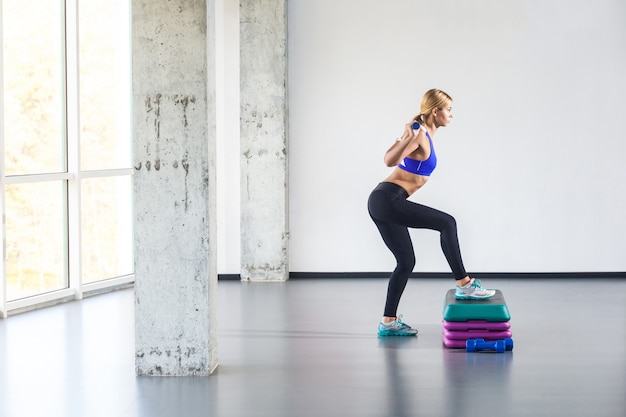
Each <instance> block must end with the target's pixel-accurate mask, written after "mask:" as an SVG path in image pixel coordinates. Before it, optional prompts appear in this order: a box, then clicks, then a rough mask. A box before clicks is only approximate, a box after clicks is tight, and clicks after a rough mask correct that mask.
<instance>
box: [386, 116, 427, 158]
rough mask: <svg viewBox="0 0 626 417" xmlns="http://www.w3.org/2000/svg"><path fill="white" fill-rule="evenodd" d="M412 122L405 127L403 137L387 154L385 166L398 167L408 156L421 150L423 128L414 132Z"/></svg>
mask: <svg viewBox="0 0 626 417" xmlns="http://www.w3.org/2000/svg"><path fill="white" fill-rule="evenodd" d="M411 125H412V122H411V123H408V124H407V125H406V126H405V127H404V133H403V134H402V137H401V138H400V139H398V140H397V141H396V142H395V143H394V144H393V145H391V147H390V148H389V149H387V152H385V159H384V160H385V165H387V166H388V167H393V166H396V165H398V164H399V163H400V161H402V160H403V159H404V158H405V157H406V156H407V155H410V154H412V153H413V152H415V151H416V150H417V149H418V148H419V140H418V137H419V135H420V134H422V135H423V134H424V133H422V131H423V128H422V127H421V126H420V128H419V129H417V130H413V128H412V127H411Z"/></svg>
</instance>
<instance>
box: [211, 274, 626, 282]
mask: <svg viewBox="0 0 626 417" xmlns="http://www.w3.org/2000/svg"><path fill="white" fill-rule="evenodd" d="M389 275H390V272H290V273H289V279H365V278H389ZM470 275H471V276H472V277H474V278H479V279H581V278H584V279H626V272H471V273H470ZM411 278H422V279H424V278H442V279H452V274H451V273H449V272H414V273H412V274H411ZM218 279H219V280H220V281H240V280H241V276H240V275H239V274H219V275H218Z"/></svg>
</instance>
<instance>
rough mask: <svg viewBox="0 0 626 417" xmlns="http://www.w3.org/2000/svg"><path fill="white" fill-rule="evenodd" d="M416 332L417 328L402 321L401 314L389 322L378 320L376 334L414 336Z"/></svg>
mask: <svg viewBox="0 0 626 417" xmlns="http://www.w3.org/2000/svg"><path fill="white" fill-rule="evenodd" d="M416 334H417V330H415V329H412V328H411V326H409V325H408V324H406V323H403V322H402V315H400V316H398V317H396V321H392V322H391V323H383V322H380V323H379V324H378V336H415V335H416Z"/></svg>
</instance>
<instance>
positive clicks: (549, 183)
mask: <svg viewBox="0 0 626 417" xmlns="http://www.w3.org/2000/svg"><path fill="white" fill-rule="evenodd" d="M625 17H626V3H624V2H623V1H620V0H613V1H611V0H599V1H595V2H589V1H588V0H584V1H582V0H568V1H566V0H562V1H557V0H548V1H546V0H535V1H513V0H493V1H487V0H476V1H471V2H469V1H453V0H447V1H433V2H423V1H415V0H389V1H375V0H316V1H310V0H292V1H290V2H289V59H290V66H289V77H290V80H289V94H290V148H289V150H290V153H289V155H290V162H289V163H290V204H291V213H290V216H291V221H290V228H291V230H290V234H291V246H290V253H291V266H290V269H291V271H319V272H331V271H332V272H342V271H354V272H358V271H388V270H390V269H391V268H393V265H394V263H393V258H392V256H391V255H390V253H389V252H388V250H387V249H386V247H385V246H384V245H383V243H382V240H381V239H380V237H379V235H378V232H377V230H376V228H375V227H374V225H373V223H372V222H371V220H370V219H369V217H368V214H367V209H366V200H367V197H368V194H369V192H370V191H371V189H373V188H374V186H375V185H376V184H377V183H378V182H379V181H380V180H382V179H383V178H384V177H385V176H387V175H388V173H389V172H390V169H389V168H386V167H385V166H384V164H383V163H382V157H383V153H384V151H385V150H386V149H387V147H388V146H390V144H391V143H392V141H393V140H394V139H395V138H396V137H397V136H398V135H399V134H400V133H401V131H402V128H403V124H404V123H405V122H406V121H408V120H409V119H410V118H411V117H412V116H413V115H414V114H415V113H417V111H418V106H419V102H420V99H421V95H422V94H423V92H424V91H426V90H427V89H429V88H432V87H437V88H441V89H443V90H445V91H447V92H448V93H449V94H451V95H452V97H453V98H454V99H455V101H454V104H453V106H454V108H453V110H454V115H455V118H454V121H453V123H452V124H451V125H450V126H449V127H447V128H445V129H440V130H439V131H438V132H437V136H436V139H435V146H436V149H437V155H438V158H439V165H438V167H437V170H436V171H435V172H434V175H433V176H432V177H431V180H430V181H429V183H428V184H427V185H426V186H425V187H424V188H423V189H422V190H420V191H419V192H418V193H417V194H415V195H414V196H413V197H412V198H411V199H412V200H414V201H419V202H421V203H424V204H427V205H432V206H434V207H436V208H439V209H441V210H444V211H447V212H449V213H451V214H453V215H454V216H455V217H456V219H457V221H458V224H459V233H460V241H461V248H462V252H463V256H464V260H465V264H466V267H467V268H468V270H470V271H482V272H505V271H506V272H574V271H626V186H625V184H626V168H625V164H624V159H625V157H626V140H625V139H626V134H624V127H623V125H622V120H623V118H624V115H626V104H625V101H624V96H625V94H624V93H626V82H625V80H624V74H626V25H625V24H624V22H625ZM412 236H413V237H414V243H415V249H416V253H417V259H418V263H417V266H416V269H415V270H416V271H428V272H447V271H449V269H448V266H447V264H446V263H445V259H444V258H443V255H442V254H441V250H440V248H439V242H438V235H437V234H436V233H435V232H430V231H415V232H414V233H413V234H412Z"/></svg>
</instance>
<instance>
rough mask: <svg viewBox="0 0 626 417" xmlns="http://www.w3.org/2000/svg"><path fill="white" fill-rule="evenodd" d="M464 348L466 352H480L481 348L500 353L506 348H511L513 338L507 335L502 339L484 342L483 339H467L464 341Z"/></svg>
mask: <svg viewBox="0 0 626 417" xmlns="http://www.w3.org/2000/svg"><path fill="white" fill-rule="evenodd" d="M465 350H466V351H467V352H480V351H482V350H495V351H496V352H497V353H502V352H504V351H506V350H513V339H511V338H510V337H507V338H506V339H502V340H494V341H490V342H485V340H484V339H468V340H467V341H466V342H465Z"/></svg>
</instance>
